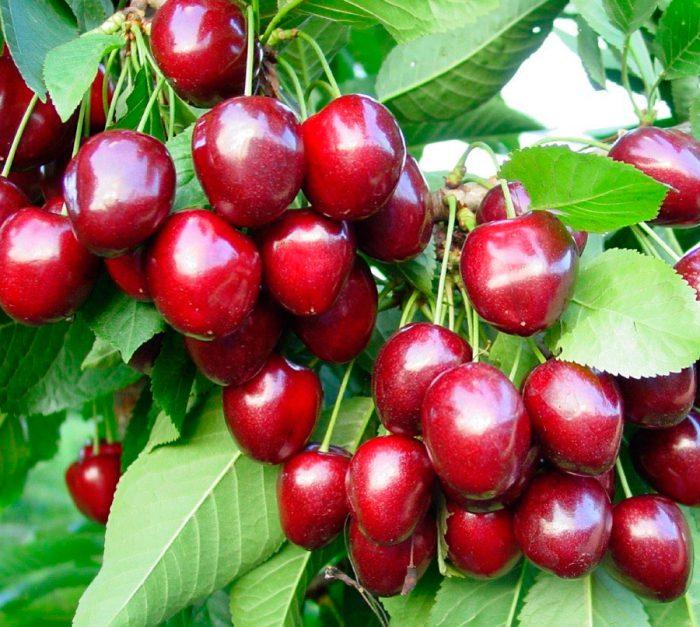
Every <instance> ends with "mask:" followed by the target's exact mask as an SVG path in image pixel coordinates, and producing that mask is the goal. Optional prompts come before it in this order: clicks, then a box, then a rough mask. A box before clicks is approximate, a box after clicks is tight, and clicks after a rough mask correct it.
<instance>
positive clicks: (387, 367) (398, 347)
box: [372, 322, 472, 435]
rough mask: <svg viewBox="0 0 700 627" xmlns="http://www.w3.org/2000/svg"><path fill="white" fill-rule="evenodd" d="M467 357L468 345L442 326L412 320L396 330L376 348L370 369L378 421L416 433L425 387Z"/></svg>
mask: <svg viewBox="0 0 700 627" xmlns="http://www.w3.org/2000/svg"><path fill="white" fill-rule="evenodd" d="M471 358H472V350H471V348H470V346H469V344H467V343H466V342H465V341H464V340H463V339H462V338H461V337H460V336H459V335H457V334H456V333H453V332H452V331H450V330H449V329H446V328H445V327H442V326H440V325H437V324H430V323H428V322H416V323H415V324H409V325H406V326H405V327H402V328H401V329H399V330H398V331H397V332H396V333H394V334H393V335H392V336H391V337H390V338H389V339H388V340H387V341H386V344H384V346H383V347H382V349H381V350H380V351H379V354H378V355H377V360H376V362H375V364H374V370H373V372H372V396H373V397H374V403H375V406H376V408H377V414H378V415H379V418H380V420H381V421H382V424H383V425H384V426H385V427H386V428H387V429H388V430H389V431H391V432H392V433H398V434H401V435H418V434H419V433H420V432H421V424H420V408H421V404H422V402H423V397H424V396H425V392H426V390H427V389H428V386H429V385H430V384H431V383H432V382H433V380H434V379H435V377H437V376H438V375H439V374H440V373H442V372H445V370H449V369H450V368H453V367H454V366H458V365H459V364H462V363H464V362H465V361H470V360H471Z"/></svg>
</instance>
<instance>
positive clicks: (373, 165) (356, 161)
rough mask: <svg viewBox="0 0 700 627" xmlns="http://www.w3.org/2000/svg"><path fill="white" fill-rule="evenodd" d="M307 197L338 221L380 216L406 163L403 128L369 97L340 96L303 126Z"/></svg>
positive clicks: (324, 213)
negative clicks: (380, 209)
mask: <svg viewBox="0 0 700 627" xmlns="http://www.w3.org/2000/svg"><path fill="white" fill-rule="evenodd" d="M301 135H302V138H303V140H304V156H305V160H306V171H305V177H306V178H305V179H304V193H305V194H306V197H307V198H308V199H309V201H310V202H311V204H312V205H313V208H314V209H315V210H316V211H320V212H321V213H322V214H323V215H326V216H328V217H329V218H334V219H336V220H362V219H363V218H368V217H369V216H371V215H372V214H374V213H376V212H377V211H378V210H379V208H380V207H382V206H383V205H384V203H386V202H387V200H389V197H390V196H391V194H392V192H393V191H394V189H395V188H396V184H397V183H398V182H399V177H400V176H401V170H402V169H403V165H404V160H405V159H406V145H405V143H404V139H403V135H402V134H401V129H400V128H399V125H398V123H397V122H396V119H395V118H394V116H393V115H392V114H391V112H390V111H389V110H388V109H387V108H386V107H385V106H384V105H381V104H379V103H378V102H377V101H376V100H373V99H372V98H370V97H369V96H363V95H360V94H349V95H347V96H341V97H340V98H336V99H335V100H333V101H332V102H331V103H330V104H328V105H326V106H325V107H324V108H323V109H321V111H319V112H318V113H317V114H316V115H312V116H311V117H310V118H308V119H307V120H306V121H305V122H304V123H303V124H302V125H301Z"/></svg>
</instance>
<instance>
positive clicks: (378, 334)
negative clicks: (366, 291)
mask: <svg viewBox="0 0 700 627" xmlns="http://www.w3.org/2000/svg"><path fill="white" fill-rule="evenodd" d="M400 320H401V311H400V310H398V309H386V310H384V311H380V312H379V314H377V322H376V323H375V325H374V329H373V331H372V337H371V339H370V341H369V344H368V346H367V348H366V349H365V351H364V352H363V353H362V354H361V355H360V357H359V358H358V359H359V361H358V363H359V364H360V365H361V366H362V367H363V368H364V369H365V370H366V371H367V372H372V370H373V368H374V362H375V361H376V359H377V355H378V354H379V351H380V350H381V348H382V346H384V344H386V341H387V340H388V339H389V337H391V336H392V335H393V334H394V333H395V332H396V330H397V329H398V327H399V321H400Z"/></svg>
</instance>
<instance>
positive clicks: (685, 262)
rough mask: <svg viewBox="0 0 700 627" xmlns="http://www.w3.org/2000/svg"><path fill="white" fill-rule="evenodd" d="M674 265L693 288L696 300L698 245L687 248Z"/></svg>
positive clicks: (699, 285)
mask: <svg viewBox="0 0 700 627" xmlns="http://www.w3.org/2000/svg"><path fill="white" fill-rule="evenodd" d="M674 267H675V269H676V272H678V274H680V275H681V276H682V277H683V278H684V279H685V280H686V281H687V282H688V285H690V287H692V288H693V289H694V290H695V294H696V298H697V300H700V246H696V247H695V248H693V249H692V250H689V251H688V252H687V253H686V254H685V255H683V257H681V259H680V260H679V261H678V262H677V263H676V265H675V266H674Z"/></svg>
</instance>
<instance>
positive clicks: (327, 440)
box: [318, 359, 355, 453]
mask: <svg viewBox="0 0 700 627" xmlns="http://www.w3.org/2000/svg"><path fill="white" fill-rule="evenodd" d="M354 365H355V360H354V359H353V360H352V361H351V362H350V363H349V364H348V367H347V368H346V370H345V374H344V375H343V379H342V381H341V382H340V387H339V388H338V396H336V397H335V404H334V405H333V411H332V412H331V419H330V421H329V422H328V428H327V429H326V435H325V436H324V437H323V442H321V447H320V448H319V449H318V450H319V452H321V453H327V452H328V449H329V447H330V445H331V437H332V436H333V429H334V427H335V423H336V420H338V415H339V414H340V406H341V404H342V403H343V397H344V396H345V390H346V389H347V387H348V382H349V381H350V374H351V373H352V368H353V366H354Z"/></svg>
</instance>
